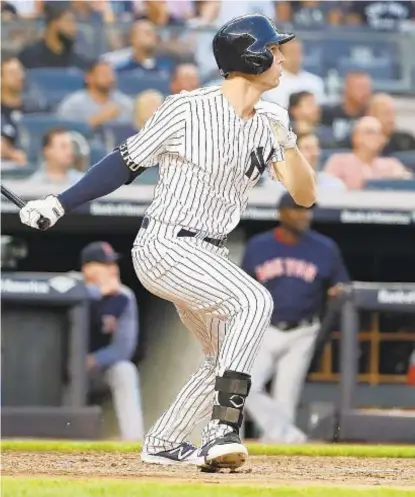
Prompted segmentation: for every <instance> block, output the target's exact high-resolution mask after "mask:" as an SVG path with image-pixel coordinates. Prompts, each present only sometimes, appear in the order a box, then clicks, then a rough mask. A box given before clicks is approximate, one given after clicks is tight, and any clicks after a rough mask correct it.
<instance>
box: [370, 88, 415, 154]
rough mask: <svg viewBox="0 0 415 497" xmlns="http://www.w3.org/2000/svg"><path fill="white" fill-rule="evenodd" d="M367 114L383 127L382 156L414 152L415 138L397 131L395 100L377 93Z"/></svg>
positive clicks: (404, 132)
mask: <svg viewBox="0 0 415 497" xmlns="http://www.w3.org/2000/svg"><path fill="white" fill-rule="evenodd" d="M367 113H368V115H369V116H373V117H376V119H378V120H379V122H380V124H381V126H382V133H383V137H384V143H385V144H384V146H383V149H382V155H391V154H393V153H394V152H405V151H407V150H414V153H415V138H414V136H413V135H412V134H411V133H408V132H406V131H397V129H396V106H395V100H394V99H393V98H392V97H391V96H390V95H388V94H386V93H376V94H375V95H373V97H372V98H371V100H370V102H369V106H368V110H367Z"/></svg>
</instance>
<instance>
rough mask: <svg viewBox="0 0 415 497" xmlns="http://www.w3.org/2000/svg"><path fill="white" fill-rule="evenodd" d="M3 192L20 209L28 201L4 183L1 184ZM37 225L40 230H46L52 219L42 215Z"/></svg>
mask: <svg viewBox="0 0 415 497" xmlns="http://www.w3.org/2000/svg"><path fill="white" fill-rule="evenodd" d="M1 194H2V195H4V196H5V197H6V198H7V199H9V200H10V202H13V204H14V205H16V206H17V207H19V209H21V208H22V207H24V206H25V205H26V202H25V201H24V200H23V199H22V198H21V197H19V196H18V195H16V194H15V193H13V192H12V191H11V190H9V189H8V188H7V187H6V186H4V185H1ZM37 225H38V227H39V229H40V230H42V231H45V230H47V229H48V228H49V226H50V221H49V219H46V218H45V217H43V216H41V217H40V218H39V220H38V222H37Z"/></svg>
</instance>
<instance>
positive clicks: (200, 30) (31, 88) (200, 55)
mask: <svg viewBox="0 0 415 497" xmlns="http://www.w3.org/2000/svg"><path fill="white" fill-rule="evenodd" d="M251 12H262V13H264V14H266V15H268V16H270V17H272V18H273V19H274V20H275V21H276V23H277V25H278V27H280V28H281V29H283V30H288V31H291V30H293V31H294V32H296V33H297V39H296V41H294V42H292V43H289V44H287V45H285V46H284V55H285V57H286V62H285V67H284V74H283V77H282V80H281V84H280V86H279V87H278V88H277V89H275V90H272V91H270V92H268V93H267V94H265V95H264V98H265V99H267V100H269V101H272V102H276V103H278V104H280V105H282V106H284V107H285V108H287V109H289V112H290V115H291V120H292V124H293V127H294V128H295V131H296V132H297V135H298V136H299V147H300V148H301V150H302V151H303V153H304V154H305V155H306V156H307V158H308V160H309V161H310V163H311V164H312V165H313V167H315V169H316V170H317V171H318V183H319V187H321V188H330V189H333V190H334V189H337V190H339V189H341V190H345V189H349V190H360V189H364V188H392V189H405V190H407V189H414V188H415V179H414V172H415V153H414V151H415V137H414V132H415V124H414V122H413V118H411V115H412V116H413V112H414V109H415V100H414V98H413V95H414V89H415V59H414V57H413V53H414V49H415V2H413V1H355V2H349V1H341V2H336V1H324V2H323V1H291V2H285V1H271V0H267V1H255V0H252V1H198V2H196V1H191V0H181V1H169V0H166V1H159V0H158V1H137V0H130V1H121V0H120V1H118V0H117V1H109V0H96V1H85V0H81V1H67V2H62V1H53V2H51V1H45V0H27V1H25V0H14V1H2V2H1V17H2V61H1V135H2V148H1V154H2V163H3V166H2V174H3V177H6V178H21V179H22V181H23V180H24V181H30V182H33V183H35V182H44V183H47V182H49V183H62V184H67V183H71V182H73V181H76V180H77V179H78V178H79V177H80V176H81V175H82V174H83V172H85V171H86V170H87V169H88V167H90V165H91V164H93V163H95V162H96V161H98V160H99V159H100V158H101V157H102V156H103V155H105V154H106V153H107V152H108V151H110V150H112V149H113V148H114V147H115V146H116V145H117V144H119V143H120V142H121V141H122V140H124V139H125V138H127V137H128V136H130V135H131V134H134V133H136V132H137V131H138V130H139V129H140V128H141V127H142V126H143V125H144V123H145V122H146V120H147V119H148V118H149V117H150V116H151V115H152V113H153V112H154V110H155V109H156V108H157V107H158V106H159V105H160V103H161V102H162V101H163V99H164V98H165V97H166V96H167V95H169V94H172V93H178V92H181V91H183V90H188V91H189V90H193V89H196V88H197V87H199V86H201V85H214V84H218V82H220V76H219V73H218V71H217V68H216V66H215V61H214V59H213V55H212V53H211V40H212V36H213V33H214V32H215V30H216V29H217V28H218V27H219V26H220V25H222V24H223V23H224V22H226V21H227V20H229V19H230V18H232V17H234V16H237V15H242V14H246V13H251ZM156 179H157V168H152V169H150V170H148V171H147V172H146V173H145V174H144V175H142V176H140V178H139V180H138V181H139V182H140V183H147V184H148V183H149V184H152V183H154V182H155V181H156ZM261 184H262V185H264V184H265V185H266V184H267V180H266V179H264V180H263V182H262V183H260V185H261Z"/></svg>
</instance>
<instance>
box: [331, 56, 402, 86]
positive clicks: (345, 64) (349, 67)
mask: <svg viewBox="0 0 415 497" xmlns="http://www.w3.org/2000/svg"><path fill="white" fill-rule="evenodd" d="M337 69H338V71H339V75H340V76H341V77H344V76H345V75H346V74H347V73H348V72H352V71H365V72H367V73H368V74H370V75H371V77H372V78H373V79H374V80H377V81H390V80H396V79H398V77H399V74H398V69H397V67H396V65H395V64H394V63H393V61H391V60H388V59H381V58H375V59H371V60H365V59H362V60H360V61H358V60H356V59H346V58H342V59H340V60H339V61H338V62H337Z"/></svg>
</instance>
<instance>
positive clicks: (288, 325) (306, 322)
mask: <svg viewBox="0 0 415 497" xmlns="http://www.w3.org/2000/svg"><path fill="white" fill-rule="evenodd" d="M317 321H318V318H317V317H316V316H314V317H312V318H308V319H302V320H301V321H296V322H290V321H271V326H274V327H275V328H278V329H279V330H280V331H291V330H293V329H295V328H301V327H302V326H311V325H312V324H316V323H317Z"/></svg>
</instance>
